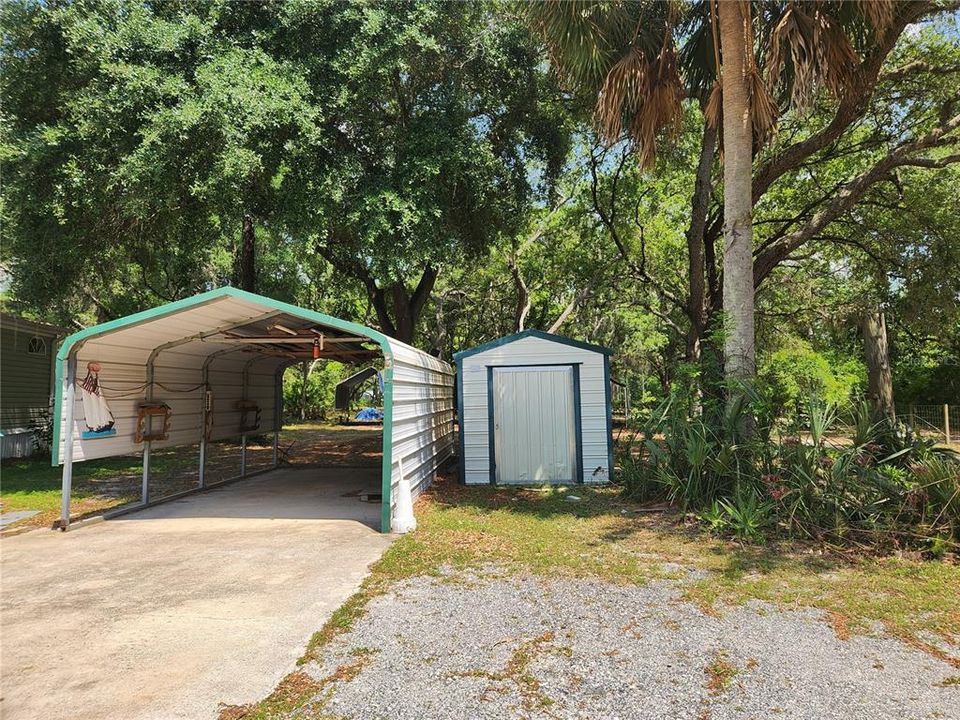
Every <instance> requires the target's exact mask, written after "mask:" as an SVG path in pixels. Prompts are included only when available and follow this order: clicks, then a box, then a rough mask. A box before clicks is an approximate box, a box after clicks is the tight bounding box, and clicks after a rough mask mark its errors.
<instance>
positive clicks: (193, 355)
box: [54, 288, 454, 530]
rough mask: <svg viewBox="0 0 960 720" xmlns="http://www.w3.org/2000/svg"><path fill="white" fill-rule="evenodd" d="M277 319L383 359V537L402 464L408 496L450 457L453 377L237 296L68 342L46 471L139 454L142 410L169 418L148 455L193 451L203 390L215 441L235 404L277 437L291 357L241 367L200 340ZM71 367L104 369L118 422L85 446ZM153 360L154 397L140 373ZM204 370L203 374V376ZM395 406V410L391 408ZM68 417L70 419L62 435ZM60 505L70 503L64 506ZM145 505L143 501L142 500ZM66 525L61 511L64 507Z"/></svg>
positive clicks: (149, 315)
mask: <svg viewBox="0 0 960 720" xmlns="http://www.w3.org/2000/svg"><path fill="white" fill-rule="evenodd" d="M268 317H279V318H280V319H282V320H283V321H284V322H285V323H287V324H289V325H290V326H291V327H307V326H318V327H323V326H324V325H325V324H326V325H328V326H329V327H331V328H336V329H337V330H340V331H347V332H352V333H356V334H360V335H363V336H365V337H369V338H371V341H372V342H374V343H377V344H379V345H380V348H381V350H382V351H383V352H384V362H385V371H384V376H385V389H386V391H387V393H386V394H387V399H388V400H389V402H387V403H385V404H386V405H387V407H385V415H386V420H387V424H388V426H389V427H390V433H389V434H386V435H385V437H384V449H385V451H386V452H385V457H384V463H385V466H384V475H383V488H384V492H385V494H386V495H388V497H389V500H390V505H385V507H384V513H383V518H384V525H385V527H384V529H385V530H389V528H390V524H391V519H392V517H393V509H394V506H395V502H396V488H397V485H398V483H399V478H400V468H399V466H400V461H402V462H403V471H404V474H405V475H406V478H407V479H409V480H410V483H411V485H412V488H413V494H414V495H416V494H417V493H419V492H420V491H422V490H423V488H425V487H426V486H427V485H429V482H430V481H431V480H432V478H433V476H434V474H435V472H436V469H437V467H438V466H439V465H440V463H442V462H443V461H444V460H445V459H446V458H447V457H449V455H450V454H451V452H452V447H453V432H452V430H453V422H452V421H453V407H454V406H453V395H452V388H453V369H452V368H451V367H450V366H449V365H448V364H447V363H444V362H442V361H440V360H438V359H436V358H434V357H431V356H430V355H428V354H426V353H424V352H422V351H420V350H417V349H415V348H412V347H410V346H408V345H405V344H403V343H400V342H398V341H395V340H393V339H390V338H387V337H386V336H384V335H383V334H381V333H379V332H377V331H375V330H371V329H369V328H365V327H363V326H360V325H357V324H356V323H350V322H346V321H342V320H338V319H336V318H330V317H328V316H323V315H321V314H320V313H316V312H313V311H310V310H306V309H303V308H297V307H295V306H292V305H289V304H286V303H282V302H278V301H275V300H271V299H269V298H259V297H258V296H255V295H252V294H249V293H244V292H243V291H240V290H235V289H233V288H221V289H218V290H213V291H210V292H208V293H204V294H202V295H198V296H196V297H194V298H187V299H185V300H181V301H178V302H176V303H171V304H169V305H165V306H162V307H160V308H154V309H152V310H148V311H144V312H142V313H138V314H136V315H133V316H130V317H128V318H122V319H120V320H118V321H114V322H111V323H106V324H104V325H102V326H96V327H94V328H89V329H88V330H84V331H80V332H79V333H75V334H74V335H73V336H70V337H69V338H67V340H66V341H65V342H64V346H63V348H62V349H61V352H60V353H59V354H58V361H59V362H58V370H57V373H58V378H59V380H60V387H59V392H58V403H57V405H58V410H59V412H58V415H59V417H58V422H57V423H56V425H55V435H56V443H55V445H56V449H55V453H54V462H55V463H62V462H64V460H65V457H64V448H65V447H68V448H72V450H73V452H72V453H71V454H70V456H71V461H72V460H73V459H76V460H83V459H90V458H94V457H106V456H113V455H124V454H133V453H139V452H141V451H142V450H143V449H144V447H143V445H142V444H138V443H136V442H135V441H134V432H135V430H136V420H137V408H138V406H139V405H140V404H141V403H142V402H144V401H145V400H153V401H158V402H160V401H162V402H166V403H167V404H169V405H171V407H174V408H175V412H174V415H173V417H172V418H171V428H170V437H169V438H168V440H167V441H163V442H160V441H154V442H153V443H152V445H151V447H163V446H165V445H169V444H185V443H188V442H196V441H198V440H199V438H200V436H201V430H202V427H203V424H204V423H203V420H204V410H203V408H204V404H205V403H204V390H205V389H206V387H209V389H210V390H211V392H212V393H213V396H214V397H213V402H214V412H213V416H212V421H213V437H229V436H236V435H237V434H238V433H239V425H240V411H239V409H238V408H237V407H236V404H237V402H238V401H239V400H241V399H246V400H251V401H253V402H255V403H257V404H258V405H259V406H260V407H261V408H262V415H261V423H260V427H261V428H263V429H270V428H271V426H273V427H274V428H275V427H276V419H277V415H278V409H277V408H276V401H277V400H276V398H277V395H278V392H277V385H276V384H275V383H276V382H277V379H278V374H277V370H279V368H280V367H282V366H283V365H286V364H289V357H287V356H281V357H279V358H277V357H276V356H275V359H272V360H267V361H263V362H261V361H259V360H258V361H256V362H253V363H249V360H250V358H251V357H254V355H253V354H252V353H251V352H249V351H246V350H243V349H241V348H236V349H234V348H232V343H226V342H224V341H223V339H222V338H220V339H218V338H213V337H201V334H207V335H209V334H212V333H217V332H219V331H222V330H223V329H224V328H225V327H235V326H238V325H241V324H248V323H251V322H255V321H258V320H263V319H266V318H268ZM71 355H72V356H73V357H75V358H77V362H76V365H77V377H78V379H82V378H83V375H84V374H85V368H86V363H87V362H89V361H91V360H96V361H98V362H100V363H102V364H103V370H102V372H101V381H102V383H103V385H104V386H105V387H110V388H113V389H112V390H110V391H108V392H106V393H105V396H106V398H107V400H108V403H109V404H110V407H111V410H112V411H113V414H114V418H115V420H116V427H117V430H118V431H117V434H116V435H114V436H110V437H100V438H97V439H93V440H82V439H80V432H81V428H82V427H83V426H84V418H83V409H82V403H81V402H80V400H79V397H77V398H76V400H75V402H73V403H71V404H70V407H69V408H68V407H67V403H66V402H65V401H66V400H67V399H68V398H69V397H70V396H71V395H72V394H73V386H71V385H70V384H69V382H68V368H69V366H70V362H69V357H70V356H71ZM151 356H153V357H154V358H155V360H156V362H155V363H154V367H153V379H154V385H153V386H152V388H153V392H152V393H147V391H146V390H147V388H148V386H150V382H149V378H150V371H149V369H148V365H149V361H150V358H151ZM205 366H206V372H204V367H205ZM394 398H395V402H394V400H393V399H394ZM68 416H72V417H73V422H72V423H70V425H71V427H67V424H68V423H67V418H68ZM69 477H70V468H68V467H65V468H64V487H65V489H66V490H67V491H69ZM65 497H68V494H67V495H66V496H65ZM145 497H146V496H145ZM64 508H65V509H64V510H63V513H64V517H63V519H64V521H66V519H67V517H68V515H66V514H67V513H68V511H69V507H68V505H65V506H64Z"/></svg>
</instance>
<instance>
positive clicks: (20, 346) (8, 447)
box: [0, 319, 57, 458]
mask: <svg viewBox="0 0 960 720" xmlns="http://www.w3.org/2000/svg"><path fill="white" fill-rule="evenodd" d="M33 338H39V339H40V340H42V341H43V347H44V349H43V353H42V354H34V353H31V352H29V350H28V347H29V345H30V342H31V340H32V339H33ZM56 352H57V335H56V333H49V332H44V331H35V330H31V329H30V328H29V327H20V326H19V325H18V324H17V323H16V322H8V321H6V319H5V322H4V323H3V325H2V327H0V382H2V387H0V432H2V433H3V438H2V440H0V457H4V458H7V457H25V456H27V455H30V454H31V453H33V451H34V448H35V442H34V437H33V428H34V427H36V426H37V425H38V424H40V423H42V422H43V421H44V418H45V417H46V415H47V413H48V411H49V410H50V398H51V392H50V388H51V382H52V376H51V370H52V368H53V357H54V356H55V355H56Z"/></svg>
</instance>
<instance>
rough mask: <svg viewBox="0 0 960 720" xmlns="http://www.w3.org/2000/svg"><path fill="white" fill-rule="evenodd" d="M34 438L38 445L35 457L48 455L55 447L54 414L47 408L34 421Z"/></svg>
mask: <svg viewBox="0 0 960 720" xmlns="http://www.w3.org/2000/svg"><path fill="white" fill-rule="evenodd" d="M31 429H32V430H33V438H34V440H35V441H36V443H37V447H36V450H35V452H34V454H35V455H46V454H48V453H49V452H50V449H51V448H52V447H53V412H52V411H51V410H50V409H49V408H47V409H45V410H43V411H42V412H41V413H40V414H39V415H38V416H37V418H36V420H35V421H34V424H33V427H32V428H31Z"/></svg>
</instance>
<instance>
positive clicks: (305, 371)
mask: <svg viewBox="0 0 960 720" xmlns="http://www.w3.org/2000/svg"><path fill="white" fill-rule="evenodd" d="M318 362H320V361H319V360H312V361H310V362H307V361H306V360H304V361H303V362H302V363H300V373H301V376H302V377H303V384H302V385H301V386H300V422H303V421H304V420H306V419H307V383H308V382H309V380H310V375H311V374H312V373H313V369H314V368H315V367H316V366H317V363H318Z"/></svg>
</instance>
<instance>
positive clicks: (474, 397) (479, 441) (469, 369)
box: [457, 334, 610, 485]
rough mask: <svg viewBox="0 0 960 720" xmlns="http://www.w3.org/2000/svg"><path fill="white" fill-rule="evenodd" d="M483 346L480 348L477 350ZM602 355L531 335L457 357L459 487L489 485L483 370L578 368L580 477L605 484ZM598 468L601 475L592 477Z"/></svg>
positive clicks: (607, 463) (606, 456) (607, 467)
mask: <svg viewBox="0 0 960 720" xmlns="http://www.w3.org/2000/svg"><path fill="white" fill-rule="evenodd" d="M481 347H482V346H481ZM605 358H606V354H604V353H603V352H600V351H599V350H595V349H591V348H590V346H585V345H583V344H570V343H566V342H558V341H554V340H551V339H547V338H544V337H540V336H538V335H534V334H530V335H525V336H523V337H519V338H517V339H515V340H513V341H511V342H506V343H500V344H496V343H492V344H491V345H490V346H489V347H488V349H486V350H481V351H480V352H476V353H474V352H472V351H467V352H465V353H463V354H460V355H459V356H458V357H457V363H458V367H459V369H460V374H461V377H460V384H459V388H458V396H459V397H458V402H460V403H461V418H460V423H461V427H460V447H461V451H462V459H461V469H462V478H463V479H462V482H465V483H466V484H470V485H480V484H488V483H489V482H490V431H489V398H488V387H487V382H488V379H487V368H488V367H497V366H506V365H512V366H517V365H533V366H537V365H552V364H557V365H569V364H572V363H576V364H578V366H579V368H580V371H579V372H580V411H581V415H580V420H581V425H582V428H581V432H582V440H583V441H582V453H583V456H582V474H581V475H580V479H581V480H582V481H583V482H585V483H597V482H606V481H607V479H608V476H609V473H610V454H609V441H608V439H607V415H608V409H607V392H606V390H605V387H604V382H605V380H604V378H605V372H604V365H605V362H604V359H605ZM597 468H602V469H604V470H605V471H602V472H600V473H598V474H597V475H594V474H593V473H594V471H595V470H596V469H597Z"/></svg>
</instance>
